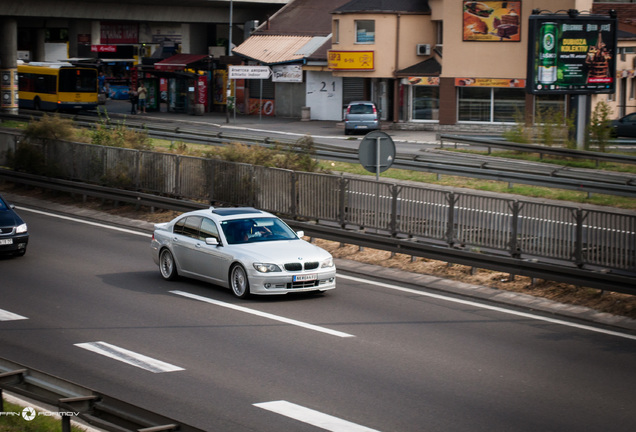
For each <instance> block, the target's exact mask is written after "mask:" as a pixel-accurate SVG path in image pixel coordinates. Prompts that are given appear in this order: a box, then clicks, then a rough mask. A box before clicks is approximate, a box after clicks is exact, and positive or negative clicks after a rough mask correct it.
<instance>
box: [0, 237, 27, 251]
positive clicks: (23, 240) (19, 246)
mask: <svg viewBox="0 0 636 432" xmlns="http://www.w3.org/2000/svg"><path fill="white" fill-rule="evenodd" d="M0 240H4V241H3V242H0V243H6V242H7V241H10V242H11V243H10V244H0V253H14V252H18V251H21V250H24V249H26V247H27V244H28V243H29V235H28V234H18V235H12V236H9V237H3V236H0Z"/></svg>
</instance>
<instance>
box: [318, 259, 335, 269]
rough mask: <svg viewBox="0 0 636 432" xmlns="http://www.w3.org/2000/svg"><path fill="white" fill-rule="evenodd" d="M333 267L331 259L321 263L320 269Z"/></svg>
mask: <svg viewBox="0 0 636 432" xmlns="http://www.w3.org/2000/svg"><path fill="white" fill-rule="evenodd" d="M329 267H333V258H329V259H326V260H324V261H323V262H322V265H321V266H320V268H329Z"/></svg>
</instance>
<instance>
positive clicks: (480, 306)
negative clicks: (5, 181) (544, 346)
mask: <svg viewBox="0 0 636 432" xmlns="http://www.w3.org/2000/svg"><path fill="white" fill-rule="evenodd" d="M19 209H20V210H26V211H30V212H33V213H39V214H43V215H46V216H52V217H57V218H60V219H66V220H71V221H74V222H80V223H85V224H88V225H95V226H99V227H102V228H108V229H113V230H117V231H122V232H126V233H129V234H135V235H140V236H144V237H151V236H150V235H149V234H144V233H141V232H139V231H133V230H127V229H124V228H118V227H113V226H112V225H105V224H101V223H97V222H90V221H85V220H82V219H76V218H72V217H68V216H61V215H55V214H51V213H47V212H44V211H39V210H34V209H29V208H26V207H19ZM338 277H339V278H342V279H349V280H352V281H356V282H362V283H368V284H372V285H376V286H380V287H383V288H389V289H392V290H396V291H402V292H407V293H410V294H416V295H420V296H426V297H431V298H436V299H440V300H445V301H450V302H454V303H461V304H465V305H469V306H474V307H479V308H482V309H490V310H494V311H498V312H502V313H506V314H510V315H516V316H520V317H524V318H530V319H534V320H539V321H545V322H550V323H553V324H560V325H564V326H568V327H574V328H579V329H582V330H588V331H593V332H596V333H603V334H607V335H611V336H617V337H621V338H625V339H632V340H636V336H634V335H630V334H627V333H620V332H616V331H611V330H604V329H601V328H596V327H592V326H588V325H583V324H575V323H571V322H568V321H564V320H558V319H553V318H546V317H542V316H540V315H533V314H530V313H524V312H518V311H514V310H509V309H504V308H501V307H496V306H489V305H486V304H481V303H477V302H472V301H469V300H461V299H456V298H453V297H447V296H443V295H439V294H432V293H427V292H423V291H417V290H414V289H409V288H404V287H399V286H396V285H390V284H385V283H382V282H375V281H371V280H367V279H362V278H357V277H354V276H345V275H342V274H338ZM204 301H205V300H204ZM210 303H212V302H210ZM220 306H225V307H230V306H233V305H225V304H221V305H220ZM233 308H234V309H237V310H240V306H236V307H233ZM247 311H250V310H249V309H247V310H245V311H244V312H247ZM249 313H254V314H255V315H258V314H263V315H261V316H265V315H269V314H264V313H261V312H258V313H257V312H256V311H250V312H249ZM271 316H272V317H274V315H271ZM272 319H275V318H272ZM284 319H285V318H280V319H279V321H282V320H284ZM289 321H293V320H289ZM296 322H297V323H299V322H298V321H296ZM290 323H292V324H293V323H294V322H290ZM300 324H303V325H301V327H307V328H310V326H311V324H304V323H299V324H294V325H300ZM312 327H316V326H312ZM320 328H321V327H316V328H314V329H313V330H317V329H320ZM324 330H327V329H323V330H318V331H324ZM329 332H333V330H332V331H329ZM325 333H328V332H325ZM335 333H340V332H335ZM342 335H346V336H342ZM337 336H340V337H355V336H353V335H347V334H346V333H341V335H337Z"/></svg>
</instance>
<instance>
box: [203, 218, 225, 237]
mask: <svg viewBox="0 0 636 432" xmlns="http://www.w3.org/2000/svg"><path fill="white" fill-rule="evenodd" d="M209 237H214V238H215V239H217V240H218V241H221V239H220V237H219V230H218V228H217V227H216V224H215V223H214V222H213V221H212V220H210V219H208V218H203V220H202V221H201V228H200V229H199V239H201V240H205V239H206V238H209Z"/></svg>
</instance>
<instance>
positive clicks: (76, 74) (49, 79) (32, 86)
mask: <svg viewBox="0 0 636 432" xmlns="http://www.w3.org/2000/svg"><path fill="white" fill-rule="evenodd" d="M18 91H19V97H20V101H19V106H20V108H27V109H36V110H46V111H64V110H69V111H79V110H82V109H85V110H90V109H95V108H96V107H97V69H93V68H86V67H78V66H74V65H72V64H71V63H66V62H59V63H48V62H31V63H22V64H18Z"/></svg>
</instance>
